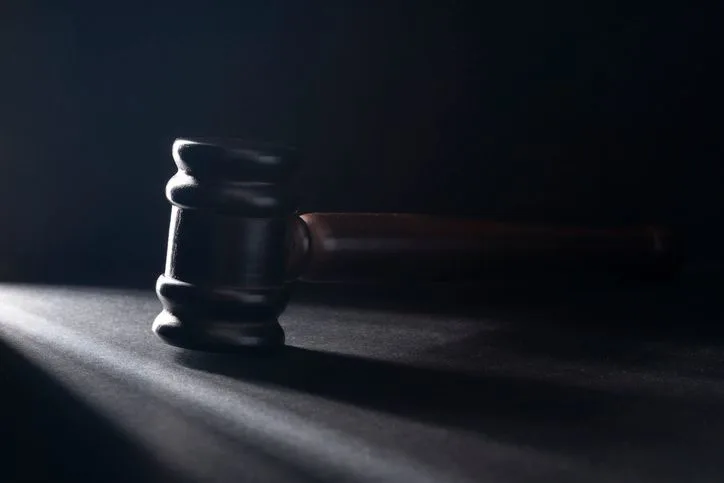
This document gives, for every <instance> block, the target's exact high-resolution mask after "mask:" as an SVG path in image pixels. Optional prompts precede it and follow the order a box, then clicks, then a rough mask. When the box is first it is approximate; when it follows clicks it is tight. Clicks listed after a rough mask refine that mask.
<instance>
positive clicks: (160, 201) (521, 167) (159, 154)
mask: <svg viewBox="0 0 724 483" xmlns="http://www.w3.org/2000/svg"><path fill="white" fill-rule="evenodd" d="M622 5H624V4H621V5H617V2H600V3H594V4H587V3H586V2H576V3H572V4H571V5H567V6H561V5H556V6H555V7H554V6H551V5H548V2H534V1H528V2H455V1H449V2H432V1H420V2H403V1H392V2H390V1H385V2H383V1H372V2H366V1H345V2H335V1H327V2H302V1H299V2H292V1H288V2H279V1H276V2H274V1H269V2H259V3H258V4H257V3H251V2H194V3H191V2H185V1H177V2H163V3H153V2H150V3H145V4H140V3H139V4H134V3H133V2H117V3H115V2H114V3H108V2H93V3H90V2H88V3H78V2H76V3H68V2H46V4H43V3H42V2H33V1H27V2H20V1H17V2H10V3H8V2H3V6H2V7H0V28H1V30H0V166H1V167H2V171H1V174H0V230H1V231H0V267H1V269H0V276H2V277H4V278H16V277H20V278H23V277H41V278H59V279H70V278H74V279H78V280H84V279H88V280H90V279H104V280H109V281H110V280H141V281H145V280H148V281H149V283H150V284H152V280H153V278H154V277H155V275H156V274H157V273H158V272H159V271H160V270H161V268H162V263H163V262H162V260H163V252H164V245H165V241H166V239H165V237H166V232H167V228H168V227H167V223H168V209H169V208H168V205H167V203H166V201H165V199H164V197H163V187H164V185H165V182H166V180H167V179H168V177H169V176H170V175H171V174H172V173H173V172H174V169H173V163H172V161H171V158H170V155H169V154H170V145H171V143H172V141H173V139H174V138H175V137H177V136H183V135H215V136H226V135H228V136H235V137H246V138H250V139H258V140H267V141H277V142H283V143H286V144H293V145H295V146H297V147H298V148H299V149H300V151H301V153H303V157H304V167H303V170H302V172H301V173H300V177H301V181H302V185H303V186H304V187H305V190H304V192H303V193H302V200H303V201H302V205H301V206H300V208H301V209H302V210H314V211H327V210H328V211H332V210H360V211H376V210H380V211H413V212H432V213H442V214H460V215H474V216H480V217H490V218H497V219H515V220H531V221H551V222H575V223H587V224H610V223H638V222H661V223H667V224H671V225H672V226H674V227H675V228H678V229H680V230H682V231H683V232H684V233H685V234H687V236H688V239H689V250H690V253H691V254H692V255H693V256H694V257H695V258H697V259H701V260H713V259H716V258H717V257H718V254H717V248H718V243H719V242H720V241H721V236H720V235H719V232H720V231H721V230H720V229H719V227H718V224H719V220H720V213H721V211H722V206H723V203H722V199H723V197H722V195H721V193H720V191H721V189H720V184H721V181H722V179H724V177H723V176H722V174H723V171H724V169H723V168H722V163H721V155H722V150H721V143H720V141H719V137H720V126H721V122H720V120H721V102H720V98H719V93H718V91H719V84H720V83H721V81H722V79H721V75H720V74H718V71H719V70H720V67H719V65H718V64H719V63H720V60H721V58H720V45H719V39H718V34H717V30H718V28H719V23H720V19H721V18H722V16H721V13H722V12H721V8H718V7H708V8H698V9H697V8H694V7H689V6H683V4H682V5H679V6H676V7H674V6H671V7H669V6H667V5H655V6H654V7H648V8H644V7H634V6H630V5H626V6H622Z"/></svg>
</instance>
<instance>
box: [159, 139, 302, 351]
mask: <svg viewBox="0 0 724 483" xmlns="http://www.w3.org/2000/svg"><path fill="white" fill-rule="evenodd" d="M293 158H294V156H293V152H292V151H290V150H287V149H280V148H275V147H272V148H270V147H266V146H254V145H250V144H248V143H244V142H236V141H229V140H224V141H223V142H217V141H215V140H209V139H178V140H176V141H175V143H174V144H173V159H174V162H175V163H176V166H177V168H178V172H177V173H176V175H174V176H173V177H172V178H171V179H170V181H169V182H168V184H167V186H166V197H167V198H168V200H169V201H170V202H171V205H172V208H171V223H170V228H169V236H168V246H167V253H166V266H165V271H164V273H163V274H162V275H161V276H160V277H159V278H158V280H157V282H156V293H157V295H158V298H159V299H160V301H161V304H162V305H163V310H162V311H161V313H160V314H159V315H158V316H157V317H156V319H155V321H154V323H153V331H154V332H155V333H156V334H157V335H158V336H159V337H160V338H161V339H163V340H164V341H165V342H166V343H168V344H171V345H174V346H178V347H183V348H188V349H197V350H207V351H228V350H234V349H242V348H250V347H251V348H271V347H275V346H279V345H282V344H283V343H284V331H283V330H282V328H281V326H280V325H279V322H278V316H279V315H280V314H281V312H282V311H283V310H284V308H285V307H286V304H287V300H288V290H287V287H286V284H285V278H286V262H287V250H286V246H287V237H288V233H287V232H288V231H289V226H290V223H289V220H290V215H291V214H292V213H293V210H294V207H293V206H292V202H291V197H290V195H289V193H288V184H289V183H288V180H289V177H290V174H291V172H292V171H293V164H294V159H293ZM292 226H293V225H292Z"/></svg>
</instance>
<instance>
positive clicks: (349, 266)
mask: <svg viewBox="0 0 724 483" xmlns="http://www.w3.org/2000/svg"><path fill="white" fill-rule="evenodd" d="M290 232H291V237H290V238H291V242H290V249H289V252H290V253H289V266H290V271H291V273H293V274H294V275H295V276H297V277H298V278H299V279H301V280H304V281H310V282H328V281H367V280H370V281H372V280H392V279H405V280H424V281H440V280H464V279H477V278H481V277H489V276H496V275H504V276H507V275H512V274H515V273H528V272H531V271H542V272H560V271H566V272H568V271H581V270H583V271H591V270H597V269H599V270H611V269H613V270H628V269H635V270H641V269H648V268H652V267H656V266H658V265H661V264H662V263H667V262H666V261H667V260H668V259H669V257H670V255H671V246H670V241H669V240H670V237H669V236H668V235H667V233H666V232H665V231H664V230H663V229H661V228H657V227H653V226H650V227H631V228H619V229H593V228H572V227H568V228H567V227H550V226H543V225H526V224H514V223H499V222H488V221H479V220H469V219H450V218H444V217H436V216H427V215H413V214H374V213H308V214H304V215H301V216H300V217H298V218H297V219H295V221H294V227H293V229H292V230H290Z"/></svg>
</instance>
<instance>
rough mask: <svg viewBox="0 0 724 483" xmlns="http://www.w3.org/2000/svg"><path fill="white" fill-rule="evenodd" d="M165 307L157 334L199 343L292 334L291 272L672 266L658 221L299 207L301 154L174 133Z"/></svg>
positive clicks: (446, 278)
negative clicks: (506, 218)
mask: <svg viewBox="0 0 724 483" xmlns="http://www.w3.org/2000/svg"><path fill="white" fill-rule="evenodd" d="M172 154H173V160H174V162H175V164H176V167H177V168H178V172H177V173H176V174H175V175H174V176H173V177H172V178H171V179H170V181H169V182H168V184H167V185H166V197H167V198H168V200H169V201H170V202H171V205H172V207H171V223H170V228H169V236H168V245H167V254H166V266H165V270H164V273H163V274H162V275H161V276H160V277H159V278H158V280H157V282H156V293H157V295H158V298H159V299H160V301H161V304H162V306H163V310H162V311H161V313H160V314H159V315H158V316H157V317H156V319H155V321H154V323H153V331H154V332H155V333H156V334H157V335H158V336H159V337H160V338H161V339H162V340H164V341H165V342H166V343H168V344H171V345H174V346H178V347H182V348H186V349H193V350H202V351H214V352H218V351H223V352H228V351H237V350H248V349H269V348H274V347H278V346H281V345H283V344H284V331H283V329H282V327H281V325H280V324H279V320H278V319H279V316H280V315H281V314H282V312H283V311H284V310H285V308H286V306H287V303H288V301H289V297H290V290H291V287H292V286H293V284H292V282H294V281H295V280H301V281H306V282H388V281H403V282H404V281H405V280H409V281H414V282H421V281H423V282H455V281H462V280H476V279H479V278H490V277H496V276H502V275H504V274H505V275H509V274H510V273H518V274H525V273H529V272H532V271H537V272H538V273H551V274H553V273H558V272H561V271H563V272H565V271H577V270H578V271H580V270H584V271H585V270H594V269H602V270H626V269H631V268H634V269H641V268H644V269H649V268H651V267H657V266H661V265H662V264H665V263H667V261H668V260H670V258H671V254H672V250H671V243H670V237H669V235H668V233H667V232H666V231H665V230H663V229H661V228H658V227H654V226H635V227H623V228H615V229H603V228H579V227H550V226H544V225H534V224H520V223H502V222H492V221H481V220H476V219H465V218H448V217H441V216H432V215H421V214H397V213H306V214H299V213H297V212H296V210H295V203H294V194H293V193H291V192H290V191H291V190H290V185H291V183H290V180H291V178H292V174H293V173H294V171H295V167H296V161H295V152H294V151H293V150H290V149H285V148H279V147H274V146H265V145H255V144H252V143H248V142H243V141H237V140H229V139H222V140H215V139H207V138H199V139H177V140H176V141H175V142H174V144H173V148H172Z"/></svg>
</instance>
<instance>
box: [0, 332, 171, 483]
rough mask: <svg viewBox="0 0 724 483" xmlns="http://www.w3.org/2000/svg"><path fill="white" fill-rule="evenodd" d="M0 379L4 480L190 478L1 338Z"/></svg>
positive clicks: (1, 476)
mask: <svg viewBox="0 0 724 483" xmlns="http://www.w3.org/2000/svg"><path fill="white" fill-rule="evenodd" d="M0 381H1V382H2V397H1V399H0V428H2V429H1V430H0V434H1V436H2V437H0V481H3V482H7V483H14V482H21V481H23V482H25V481H58V482H62V481H68V482H71V481H72V482H78V481H108V482H115V481H117V482H128V481H138V482H171V481H174V482H178V481H185V478H182V477H180V476H179V475H176V474H173V475H172V474H171V473H170V472H169V471H168V470H167V469H165V468H162V467H160V466H159V465H158V463H157V462H155V461H153V459H152V458H150V457H149V455H148V454H147V453H146V452H144V451H143V450H142V449H141V448H140V447H138V445H137V444H135V443H134V442H133V441H132V440H130V439H129V438H128V437H127V436H126V435H125V434H124V433H123V432H122V431H121V430H120V429H119V428H117V427H116V426H115V425H114V424H113V423H112V422H111V421H110V420H108V419H107V418H106V417H104V416H103V415H101V414H99V413H98V412H97V411H95V410H94V409H92V408H91V407H90V406H89V405H88V404H87V403H85V402H84V401H82V400H80V399H79V398H77V397H76V396H74V395H73V394H71V393H70V392H69V391H68V390H67V389H66V388H64V387H63V386H62V385H61V384H60V383H59V382H58V381H56V380H55V379H54V378H53V377H52V376H50V375H49V374H47V373H45V372H44V371H43V370H42V369H40V368H39V367H37V366H36V365H35V364H34V363H32V362H30V361H29V360H28V359H27V358H26V357H25V356H24V355H23V354H21V353H20V352H19V351H18V350H16V349H15V348H13V347H11V346H10V345H8V344H6V343H4V342H3V341H2V340H0Z"/></svg>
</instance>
